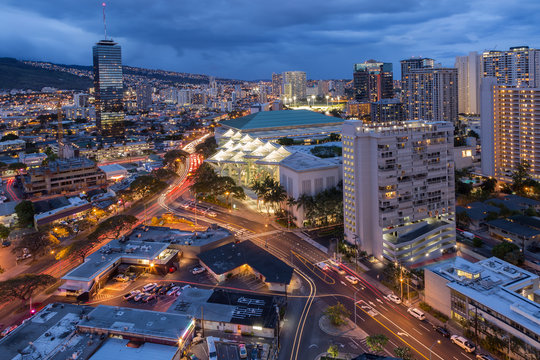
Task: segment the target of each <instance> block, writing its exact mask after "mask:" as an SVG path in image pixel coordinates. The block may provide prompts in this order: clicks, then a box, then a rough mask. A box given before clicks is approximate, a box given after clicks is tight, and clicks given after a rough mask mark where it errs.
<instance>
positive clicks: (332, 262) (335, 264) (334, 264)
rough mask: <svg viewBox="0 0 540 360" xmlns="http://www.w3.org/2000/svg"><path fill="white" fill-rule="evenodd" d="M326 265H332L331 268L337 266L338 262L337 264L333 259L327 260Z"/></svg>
mask: <svg viewBox="0 0 540 360" xmlns="http://www.w3.org/2000/svg"><path fill="white" fill-rule="evenodd" d="M328 263H330V265H333V266H336V267H337V266H339V262H337V261H336V260H334V259H328Z"/></svg>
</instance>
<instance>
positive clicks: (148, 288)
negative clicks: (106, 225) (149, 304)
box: [142, 283, 157, 292]
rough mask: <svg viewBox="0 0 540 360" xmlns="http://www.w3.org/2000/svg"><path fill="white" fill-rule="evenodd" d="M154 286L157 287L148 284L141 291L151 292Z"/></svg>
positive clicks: (153, 284) (154, 284)
mask: <svg viewBox="0 0 540 360" xmlns="http://www.w3.org/2000/svg"><path fill="white" fill-rule="evenodd" d="M156 286H157V284H156V283H150V284H146V285H144V286H143V288H142V289H143V291H144V292H147V291H150V290H152V289H153V288H155V287H156Z"/></svg>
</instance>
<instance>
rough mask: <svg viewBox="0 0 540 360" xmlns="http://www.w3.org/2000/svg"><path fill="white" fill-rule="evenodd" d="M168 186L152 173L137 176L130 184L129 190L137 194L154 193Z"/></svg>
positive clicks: (143, 195)
mask: <svg viewBox="0 0 540 360" xmlns="http://www.w3.org/2000/svg"><path fill="white" fill-rule="evenodd" d="M167 186H169V185H168V184H167V183H166V182H164V181H161V180H159V179H157V178H155V177H154V176H152V175H141V176H139V177H137V178H136V179H135V180H133V182H132V183H131V185H130V186H129V188H130V190H131V191H133V192H135V193H137V194H138V195H139V196H142V197H145V196H147V195H151V194H156V193H158V192H160V191H162V190H164V189H165V188H166V187H167Z"/></svg>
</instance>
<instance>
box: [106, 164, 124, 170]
mask: <svg viewBox="0 0 540 360" xmlns="http://www.w3.org/2000/svg"><path fill="white" fill-rule="evenodd" d="M99 168H100V169H101V170H103V171H104V172H115V171H126V168H125V167H123V166H122V165H120V164H109V165H100V166H99Z"/></svg>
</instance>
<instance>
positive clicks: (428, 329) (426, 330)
mask: <svg viewBox="0 0 540 360" xmlns="http://www.w3.org/2000/svg"><path fill="white" fill-rule="evenodd" d="M419 325H420V327H423V328H424V329H426V331H431V330H430V329H428V328H427V327H425V326H424V325H422V324H419Z"/></svg>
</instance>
